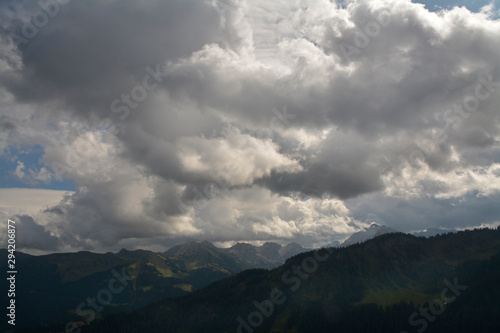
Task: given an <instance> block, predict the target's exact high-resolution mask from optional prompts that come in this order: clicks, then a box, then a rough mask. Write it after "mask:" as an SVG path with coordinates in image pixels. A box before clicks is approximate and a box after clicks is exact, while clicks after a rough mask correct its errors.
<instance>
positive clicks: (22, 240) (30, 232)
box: [14, 215, 60, 251]
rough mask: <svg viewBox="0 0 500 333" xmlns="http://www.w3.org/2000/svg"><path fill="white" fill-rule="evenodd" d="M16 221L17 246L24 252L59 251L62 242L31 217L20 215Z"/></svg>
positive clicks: (16, 217)
mask: <svg viewBox="0 0 500 333" xmlns="http://www.w3.org/2000/svg"><path fill="white" fill-rule="evenodd" d="M14 218H15V220H16V225H15V226H16V235H17V236H16V238H17V240H16V245H17V246H18V247H19V249H21V250H23V249H26V250H43V251H47V250H58V249H59V246H60V241H59V239H58V238H57V237H55V236H53V235H51V233H50V231H49V230H47V229H46V228H45V227H44V226H42V225H40V224H38V223H36V221H35V220H33V218H32V217H31V216H27V215H18V216H15V217H14Z"/></svg>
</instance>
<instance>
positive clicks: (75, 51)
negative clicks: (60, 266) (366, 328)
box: [0, 0, 500, 249]
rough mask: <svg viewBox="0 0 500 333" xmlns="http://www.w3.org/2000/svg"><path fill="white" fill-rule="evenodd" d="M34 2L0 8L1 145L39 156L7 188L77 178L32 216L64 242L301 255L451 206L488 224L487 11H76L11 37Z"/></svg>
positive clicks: (326, 5)
mask: <svg viewBox="0 0 500 333" xmlns="http://www.w3.org/2000/svg"><path fill="white" fill-rule="evenodd" d="M37 10H40V8H39V7H37V6H36V5H33V4H28V3H24V2H23V3H18V2H12V1H7V2H3V3H2V4H1V5H0V17H1V18H2V27H3V30H2V32H1V33H0V44H1V46H2V48H1V49H2V51H1V53H0V72H1V76H0V102H1V103H2V107H3V106H5V107H3V108H2V114H1V115H0V127H1V128H2V132H1V134H0V148H1V149H2V151H3V152H4V154H5V151H8V149H9V147H18V148H22V149H25V150H27V151H29V150H30V149H33V147H34V146H35V145H38V146H41V147H42V149H43V157H42V159H41V161H40V164H39V165H38V166H37V167H31V165H29V164H27V162H26V161H24V160H23V159H22V156H12V158H14V160H17V161H18V166H17V168H16V169H15V170H14V171H13V172H14V174H15V176H17V177H19V178H22V179H24V180H26V181H28V182H32V183H34V182H48V183H52V182H55V181H57V180H60V179H62V178H66V179H70V180H72V181H74V182H75V183H76V185H77V191H76V192H75V193H73V194H71V195H67V196H65V197H64V198H63V199H62V200H61V201H60V202H58V203H54V204H53V205H52V206H51V207H50V208H49V209H47V210H45V212H44V213H41V214H39V215H37V216H33V218H34V219H33V221H37V222H38V223H41V224H43V226H44V227H45V228H46V230H45V231H48V232H50V233H51V235H54V237H58V239H59V240H60V244H59V246H60V248H86V249H108V248H119V246H123V244H126V245H128V246H140V245H144V246H149V247H155V246H156V247H161V246H164V245H165V244H170V243H172V242H175V241H179V240H182V239H193V238H198V239H200V238H203V239H209V240H213V241H220V242H230V241H238V240H255V241H261V240H272V239H275V240H279V241H283V242H286V241H291V240H296V241H297V240H300V241H302V242H303V244H304V245H306V246H311V245H312V244H319V243H322V242H324V241H327V240H328V239H333V240H335V239H342V238H345V236H346V235H347V234H348V233H352V232H354V231H357V230H359V229H360V228H362V227H363V226H364V225H366V223H368V222H367V221H368V220H369V216H378V217H380V218H381V219H382V220H384V221H387V223H388V224H390V226H393V227H400V228H401V229H404V230H409V229H412V228H415V229H416V228H417V226H418V227H420V226H423V224H425V223H428V224H433V225H429V226H451V225H453V224H454V223H455V222H453V221H454V219H455V218H456V217H457V215H456V213H450V214H437V215H436V216H438V217H439V218H432V219H429V218H428V216H427V215H426V214H422V213H419V214H417V213H416V212H418V211H419V210H422V211H426V210H428V211H429V212H434V211H435V208H436V207H442V205H447V204H450V203H456V201H460V200H462V201H460V206H451V207H454V208H453V209H455V210H454V211H456V212H461V211H462V210H461V208H460V209H459V208H457V207H463V209H464V211H466V210H467V208H470V209H471V212H474V214H476V215H474V214H465V215H463V216H466V217H467V218H468V222H467V221H466V220H465V219H463V218H462V219H460V221H459V222H458V221H457V222H456V225H457V226H458V225H460V226H466V225H467V224H469V225H479V224H481V223H483V222H484V223H490V222H491V221H493V220H495V218H494V214H490V213H487V212H496V210H494V209H493V208H491V206H492V205H494V200H493V198H496V197H497V195H498V191H499V189H498V186H497V184H498V183H499V181H498V177H499V173H498V170H497V169H498V164H499V163H500V150H499V142H500V126H499V118H498V117H499V116H498V106H499V105H500V84H499V83H498V82H500V71H499V68H500V66H499V65H500V60H499V59H500V50H499V49H498V47H497V45H499V42H500V37H499V36H500V21H499V20H498V19H494V18H493V16H492V14H491V13H493V12H494V11H495V9H494V8H493V7H492V6H489V7H484V8H483V10H482V11H480V12H478V13H472V12H470V11H468V10H467V9H465V8H458V7H456V8H453V9H450V10H442V11H439V12H429V11H428V10H426V9H425V7H424V6H423V5H419V4H415V3H411V2H410V1H400V0H398V1H396V0H387V1H349V2H346V3H345V4H344V5H342V6H341V5H338V4H336V3H332V2H331V1H327V0H320V1H307V0H302V1H297V2H290V1H243V0H242V1H197V2H194V1H184V2H182V1H159V0H158V1H147V2H134V1H116V0H108V1H94V2H92V6H88V5H83V4H81V3H80V2H77V1H73V2H70V3H68V4H66V5H64V6H61V8H60V11H59V13H58V14H57V15H55V16H54V17H51V20H50V24H48V25H46V26H44V27H41V28H40V29H39V30H38V32H37V34H36V36H34V37H33V38H30V39H29V41H28V42H27V43H19V44H18V45H16V44H15V43H12V41H11V37H9V32H12V33H16V34H18V35H22V34H23V30H22V29H23V25H24V24H26V22H27V21H26V19H29V17H30V15H31V14H33V12H34V11H37ZM30 13H31V14H30ZM25 165H28V166H29V168H27V167H26V166H25ZM13 176H14V175H13ZM405 200H406V201H405ZM403 202H404V203H406V204H404V205H402V206H401V207H404V209H403V208H400V206H398V204H401V203H403ZM329 205H330V206H331V207H330V206H329ZM358 205H362V206H363V207H364V208H359V206H358ZM325 207H330V208H325ZM332 207H334V208H332ZM417 208H418V209H417ZM450 209H451V208H450ZM391 210H394V216H396V217H397V218H396V217H394V218H389V216H388V215H387V214H386V213H383V212H390V211H391ZM405 212H406V213H405ZM371 214H375V215H371ZM414 216H415V218H414ZM417 217H418V218H417ZM398 219H401V220H398ZM419 219H422V220H419ZM404 221H406V222H404ZM426 221H427V222H426ZM42 233H43V232H42Z"/></svg>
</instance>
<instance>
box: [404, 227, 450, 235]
mask: <svg viewBox="0 0 500 333" xmlns="http://www.w3.org/2000/svg"><path fill="white" fill-rule="evenodd" d="M450 232H456V230H449V229H440V228H429V229H427V230H424V231H420V232H414V233H412V235H413V236H417V237H433V236H437V235H443V234H448V233H450Z"/></svg>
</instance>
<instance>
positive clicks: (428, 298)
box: [37, 228, 500, 333]
mask: <svg viewBox="0 0 500 333" xmlns="http://www.w3.org/2000/svg"><path fill="white" fill-rule="evenodd" d="M499 279H500V228H498V229H496V230H490V229H478V230H473V231H460V232H456V233H449V234H445V235H440V236H435V237H430V238H423V237H415V236H413V235H408V234H402V233H389V234H384V235H380V236H378V237H376V238H374V239H371V240H368V241H365V242H363V243H361V244H354V245H351V246H348V247H345V248H328V249H321V250H317V251H309V252H305V253H301V254H299V255H296V256H294V257H292V258H290V259H288V260H287V261H286V263H285V264H284V265H282V266H280V267H278V268H275V269H273V270H263V269H251V270H245V271H243V272H241V273H239V274H237V275H235V276H231V277H229V278H226V279H223V280H220V281H217V282H214V283H212V284H210V285H209V286H207V287H205V288H202V289H200V290H197V291H195V292H193V293H191V294H189V295H186V296H182V297H177V298H169V299H165V300H162V301H159V302H156V303H154V304H151V305H149V306H147V307H145V308H143V309H140V310H138V311H134V312H132V313H127V314H125V313H122V314H113V315H110V316H109V317H107V318H106V319H104V320H102V321H96V322H95V323H91V324H90V325H84V326H83V327H82V333H86V332H92V333H105V332H121V333H128V332H153V333H154V332H186V333H188V332H207V333H210V332H239V333H253V332H350V333H357V332H381V333H382V332H423V331H424V330H425V331H426V332H471V333H472V332H497V331H498V328H499V327H500V321H499V319H498V313H500V302H499V299H500V286H499V285H498V281H499ZM47 329H48V328H47ZM37 332H44V331H43V328H41V329H39V330H37ZM47 332H48V331H47Z"/></svg>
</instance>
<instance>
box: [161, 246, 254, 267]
mask: <svg viewBox="0 0 500 333" xmlns="http://www.w3.org/2000/svg"><path fill="white" fill-rule="evenodd" d="M163 255H164V256H165V257H166V258H168V259H170V260H173V261H176V262H178V264H179V265H182V266H183V267H184V268H185V269H191V270H192V269H198V270H199V269H209V270H215V271H223V272H226V273H237V272H240V271H242V269H243V268H248V267H247V266H245V265H244V264H242V263H241V262H240V261H239V260H238V258H235V257H234V256H232V255H230V254H227V253H225V252H224V251H222V250H221V249H219V248H217V247H215V246H214V245H213V244H212V243H210V242H195V241H191V242H186V243H183V244H180V245H176V246H174V247H172V248H170V249H169V250H168V251H166V252H164V253H163Z"/></svg>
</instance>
